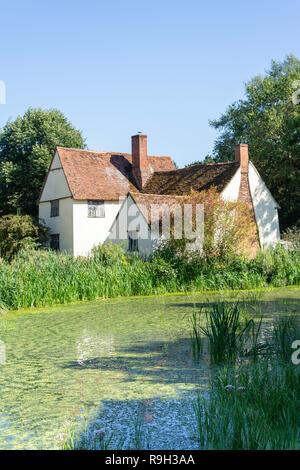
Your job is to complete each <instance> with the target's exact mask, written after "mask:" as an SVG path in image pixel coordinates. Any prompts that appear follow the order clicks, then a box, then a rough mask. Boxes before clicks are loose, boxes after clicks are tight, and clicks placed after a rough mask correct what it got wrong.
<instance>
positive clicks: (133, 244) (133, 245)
mask: <svg viewBox="0 0 300 470" xmlns="http://www.w3.org/2000/svg"><path fill="white" fill-rule="evenodd" d="M128 251H139V241H138V239H137V238H132V237H131V236H130V235H128Z"/></svg>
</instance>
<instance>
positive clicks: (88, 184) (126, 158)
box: [57, 147, 174, 200]
mask: <svg viewBox="0 0 300 470" xmlns="http://www.w3.org/2000/svg"><path fill="white" fill-rule="evenodd" d="M57 152H58V155H59V158H60V161H61V164H62V167H63V169H64V173H65V175H66V178H67V181H68V185H69V188H70V191H71V193H72V196H73V198H74V199H78V200H86V199H92V200H93V199H96V200H97V199H102V200H118V199H119V197H120V196H126V195H127V193H128V192H129V191H137V188H136V186H135V182H134V179H133V176H132V156H131V154H128V153H115V152H94V151H90V150H81V149H71V148H65V147H57ZM148 158H149V160H150V165H151V166H152V168H153V170H154V172H156V171H159V172H164V171H167V170H172V169H174V165H173V162H172V160H171V157H166V156H163V157H160V156H159V157H158V156H149V157H148Z"/></svg>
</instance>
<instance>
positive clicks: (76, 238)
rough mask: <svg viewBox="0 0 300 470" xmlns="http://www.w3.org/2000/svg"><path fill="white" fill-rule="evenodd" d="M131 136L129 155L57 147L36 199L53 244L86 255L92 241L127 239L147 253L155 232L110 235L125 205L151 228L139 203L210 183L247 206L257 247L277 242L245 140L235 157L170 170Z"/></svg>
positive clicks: (270, 203) (274, 218)
mask: <svg viewBox="0 0 300 470" xmlns="http://www.w3.org/2000/svg"><path fill="white" fill-rule="evenodd" d="M131 140H132V152H131V154H126V153H115V152H95V151H90V150H80V149H70V148H63V147H57V148H56V150H55V152H54V155H53V158H52V161H51V163H50V167H49V171H48V174H47V176H46V178H45V182H44V185H43V188H42V191H41V194H40V198H39V201H38V204H39V217H40V219H43V220H44V222H45V223H46V225H47V226H48V227H49V228H50V233H51V247H52V248H53V249H57V250H61V251H66V252H69V253H73V254H74V255H75V256H78V255H87V254H88V253H89V252H90V250H91V248H92V247H93V246H95V245H98V244H100V243H104V242H106V241H108V240H112V239H113V240H114V241H115V242H121V241H122V242H124V238H126V246H127V249H129V250H133V251H140V252H143V251H144V252H147V253H149V252H151V251H152V250H153V246H154V244H153V239H155V236H154V237H153V234H150V235H152V236H150V237H148V239H147V240H144V241H142V240H139V237H136V234H134V235H133V234H132V233H131V230H130V227H129V226H128V227H126V233H127V235H126V236H125V237H124V236H123V237H121V238H117V239H116V237H115V232H116V225H117V224H118V222H119V220H120V217H123V216H124V214H123V212H124V207H125V203H126V211H128V207H129V208H130V207H131V206H132V205H135V206H136V207H137V212H139V214H136V215H137V216H138V217H140V220H141V226H142V225H143V224H144V225H145V230H148V232H149V221H148V220H147V216H146V215H145V213H143V210H142V207H145V205H146V206H147V205H149V204H163V205H165V206H167V207H171V206H173V205H174V204H176V202H177V201H178V198H180V197H182V196H184V195H187V194H189V193H190V191H191V190H194V191H201V190H205V189H208V188H210V187H212V186H215V187H216V188H217V190H218V191H219V192H220V194H221V195H222V197H223V198H224V199H226V200H230V201H236V200H241V201H242V202H244V203H246V204H248V206H249V207H250V208H251V210H252V211H253V214H254V217H255V221H256V224H257V228H258V234H259V242H260V245H261V246H262V247H266V246H273V245H274V244H276V243H277V242H278V241H279V239H280V234H279V222H278V211H277V210H278V204H277V203H276V201H275V200H274V198H273V196H272V194H271V193H270V191H269V190H268V188H267V187H266V185H265V183H264V182H263V180H262V178H261V177H260V175H259V173H258V171H257V170H256V168H255V166H254V165H253V163H252V162H251V161H249V157H248V146H247V145H245V144H240V145H237V146H236V147H235V160H234V161H233V162H229V163H213V164H197V165H192V166H190V167H187V168H182V169H175V168H174V165H173V162H172V159H171V157H169V156H149V155H148V153H147V136H146V135H143V134H138V135H135V136H133V137H132V138H131Z"/></svg>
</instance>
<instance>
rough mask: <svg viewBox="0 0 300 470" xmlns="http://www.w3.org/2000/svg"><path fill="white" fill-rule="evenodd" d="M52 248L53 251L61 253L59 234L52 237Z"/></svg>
mask: <svg viewBox="0 0 300 470" xmlns="http://www.w3.org/2000/svg"><path fill="white" fill-rule="evenodd" d="M50 248H51V249H52V250H56V251H59V233H56V234H55V235H51V238H50Z"/></svg>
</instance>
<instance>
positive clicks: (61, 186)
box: [40, 152, 71, 202]
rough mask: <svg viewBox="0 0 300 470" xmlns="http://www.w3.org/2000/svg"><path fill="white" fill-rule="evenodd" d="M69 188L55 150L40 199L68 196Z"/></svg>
mask: <svg viewBox="0 0 300 470" xmlns="http://www.w3.org/2000/svg"><path fill="white" fill-rule="evenodd" d="M70 196H71V193H70V189H69V186H68V183H67V180H66V177H65V174H64V171H63V169H62V167H61V163H60V160H59V157H58V154H57V152H56V154H55V156H54V159H53V161H52V164H51V167H50V171H49V173H48V177H47V181H46V184H45V186H44V189H43V192H42V195H41V199H40V201H41V202H43V201H51V200H53V199H60V198H63V197H70Z"/></svg>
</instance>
